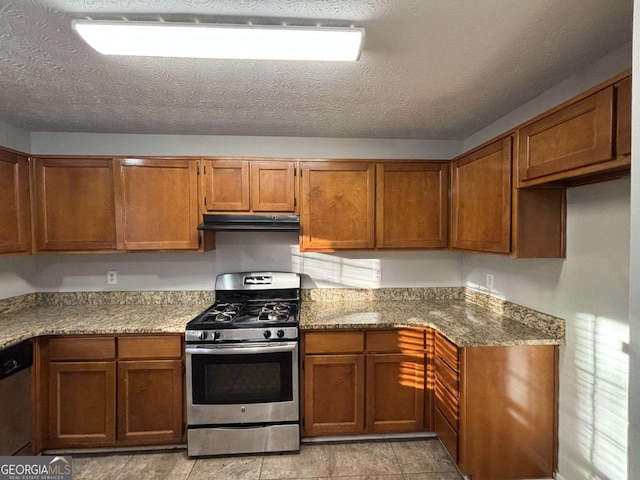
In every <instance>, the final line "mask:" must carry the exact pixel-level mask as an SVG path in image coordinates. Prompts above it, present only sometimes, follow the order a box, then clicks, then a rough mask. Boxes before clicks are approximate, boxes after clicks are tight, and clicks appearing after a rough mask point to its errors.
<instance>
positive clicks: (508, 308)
mask: <svg viewBox="0 0 640 480" xmlns="http://www.w3.org/2000/svg"><path fill="white" fill-rule="evenodd" d="M212 300H213V297H212V292H85V293H82V292H72V293H38V294H27V295H25V296H21V297H13V298H11V299H5V300H2V301H0V349H1V348H5V347H8V346H10V345H13V344H16V343H19V342H21V341H22V340H26V339H29V338H34V337H38V336H44V335H82V334H87V335H90V334H98V335H99V334H103V335H117V334H131V333H183V332H184V331H185V325H186V324H187V322H189V320H191V319H192V318H194V317H195V316H196V315H197V314H198V313H200V312H202V311H203V310H204V309H206V308H207V307H208V306H210V305H211V303H212ZM418 326H420V327H432V328H435V329H436V330H438V331H440V332H441V333H442V334H443V335H445V336H446V337H448V338H449V339H450V340H452V341H453V342H454V343H456V344H457V345H458V346H460V347H469V346H499V345H557V344H563V343H564V341H565V322H564V320H562V319H559V318H557V317H553V316H550V315H546V314H544V313H541V312H537V311H535V310H531V309H528V308H525V307H522V306H519V305H515V304H512V303H509V302H505V301H501V300H497V299H495V298H493V297H489V296H487V295H481V294H477V293H474V292H469V291H468V290H465V289H463V288H462V289H460V288H458V289H455V288H449V289H435V288H434V289H377V290H362V289H335V291H333V292H331V291H328V290H324V291H318V290H311V291H306V292H305V291H303V302H302V305H301V308H300V329H301V330H318V329H336V328H397V327H418Z"/></svg>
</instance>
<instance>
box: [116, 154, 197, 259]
mask: <svg viewBox="0 0 640 480" xmlns="http://www.w3.org/2000/svg"><path fill="white" fill-rule="evenodd" d="M116 189H117V198H118V210H117V214H118V226H119V228H118V248H119V249H123V250H197V248H198V231H197V226H198V193H197V173H196V162H195V161H193V160H189V159H134V158H125V159H121V160H120V162H119V165H118V172H117V175H116Z"/></svg>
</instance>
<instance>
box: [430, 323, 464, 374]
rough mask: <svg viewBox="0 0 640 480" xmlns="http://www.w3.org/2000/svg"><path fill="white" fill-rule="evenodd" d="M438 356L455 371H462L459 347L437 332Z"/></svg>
mask: <svg viewBox="0 0 640 480" xmlns="http://www.w3.org/2000/svg"><path fill="white" fill-rule="evenodd" d="M436 357H440V358H441V359H442V360H443V361H444V362H445V363H446V364H447V365H449V366H450V367H451V368H452V369H453V371H454V372H456V373H459V372H460V368H459V364H458V347H456V345H455V344H454V343H453V342H451V341H450V340H449V339H447V338H446V337H443V336H442V335H441V334H440V333H436Z"/></svg>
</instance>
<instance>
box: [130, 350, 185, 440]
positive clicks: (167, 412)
mask: <svg viewBox="0 0 640 480" xmlns="http://www.w3.org/2000/svg"><path fill="white" fill-rule="evenodd" d="M181 439H182V361H181V360H146V361H143V360H137V361H120V362H118V443H119V444H135V445H143V444H151V443H170V442H179V441H180V440H181Z"/></svg>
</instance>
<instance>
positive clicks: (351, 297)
mask: <svg viewBox="0 0 640 480" xmlns="http://www.w3.org/2000/svg"><path fill="white" fill-rule="evenodd" d="M301 298H302V301H303V302H365V301H387V302H389V301H399V300H407V301H411V300H464V299H465V288H464V287H425V288H373V289H366V288H311V289H303V290H302V293H301Z"/></svg>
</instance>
